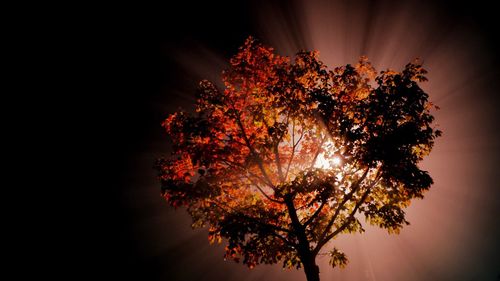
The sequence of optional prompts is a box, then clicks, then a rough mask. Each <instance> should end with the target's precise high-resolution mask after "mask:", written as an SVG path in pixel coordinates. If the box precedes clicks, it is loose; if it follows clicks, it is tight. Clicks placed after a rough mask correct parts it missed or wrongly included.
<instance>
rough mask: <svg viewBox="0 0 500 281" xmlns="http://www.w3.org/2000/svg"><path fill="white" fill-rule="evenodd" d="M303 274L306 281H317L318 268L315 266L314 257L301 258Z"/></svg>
mask: <svg viewBox="0 0 500 281" xmlns="http://www.w3.org/2000/svg"><path fill="white" fill-rule="evenodd" d="M302 264H303V265H304V272H305V274H306V278H307V281H319V266H317V265H316V261H315V258H314V257H309V258H303V259H302Z"/></svg>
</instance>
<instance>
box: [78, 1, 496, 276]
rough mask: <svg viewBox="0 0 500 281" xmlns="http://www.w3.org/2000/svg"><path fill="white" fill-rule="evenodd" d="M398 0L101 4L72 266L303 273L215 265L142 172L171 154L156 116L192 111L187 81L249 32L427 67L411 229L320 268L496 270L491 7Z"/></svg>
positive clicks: (343, 58) (87, 271)
mask: <svg viewBox="0 0 500 281" xmlns="http://www.w3.org/2000/svg"><path fill="white" fill-rule="evenodd" d="M233 2H234V3H233ZM236 2H237V3H236ZM400 2H401V1H394V2H390V1H381V2H370V1H354V2H335V3H334V2H332V1H302V2H298V1H295V2H294V1H290V2H285V1H283V2H278V1H232V2H231V4H222V3H220V4H215V3H211V1H203V2H201V3H193V2H191V1H180V2H179V3H175V4H164V5H162V6H154V7H146V6H140V7H136V6H127V7H123V6H116V7H111V9H109V10H108V11H107V12H105V13H102V14H101V15H99V17H100V18H102V21H103V24H102V27H101V26H99V27H97V28H96V29H97V30H98V31H97V32H96V36H95V39H96V40H95V44H92V46H91V47H92V48H93V49H94V50H97V51H98V53H99V58H100V60H101V64H100V65H99V66H96V68H98V69H96V70H97V71H96V73H98V74H96V78H98V79H102V80H105V81H107V82H109V81H111V83H110V84H111V85H109V86H108V84H109V83H106V87H103V88H102V89H99V90H98V91H96V92H98V94H92V95H91V96H92V103H93V104H92V105H91V106H92V107H89V110H88V114H89V116H94V118H93V119H95V121H98V122H97V123H98V125H97V126H95V128H94V135H93V136H91V137H90V140H89V141H90V142H92V143H95V144H98V145H97V147H98V149H96V153H95V157H96V159H95V161H96V163H94V164H93V167H92V170H93V171H94V172H96V173H97V174H98V176H99V177H98V179H97V180H96V181H95V182H94V183H91V186H90V187H89V190H90V191H91V192H90V194H96V196H95V197H94V196H91V197H93V198H94V199H95V202H94V201H93V202H89V205H88V206H87V209H85V210H82V211H81V212H82V215H83V217H86V218H87V222H86V223H85V224H84V225H85V229H84V230H82V231H83V233H84V234H85V237H86V239H84V240H85V241H82V251H83V253H82V258H81V262H79V266H78V268H80V271H81V272H82V274H83V275H84V276H88V277H93V278H95V279H98V278H99V279H100V278H102V277H107V278H110V279H112V280H124V279H125V280H165V281H181V280H221V281H223V280H228V281H229V280H304V278H303V273H302V272H301V271H299V272H296V271H282V270H281V265H275V266H274V267H269V266H264V267H262V268H257V269H255V270H252V271H249V270H248V269H247V268H245V267H244V266H242V265H238V264H235V263H232V262H224V261H223V259H222V248H221V247H216V246H208V242H207V238H206V235H207V233H206V230H191V228H190V219H189V218H188V217H187V215H186V214H185V211H184V210H182V209H179V210H177V211H174V210H173V209H171V208H170V207H168V206H167V204H166V203H165V202H163V201H162V199H161V197H160V191H159V184H158V183H157V182H156V179H155V171H154V170H153V165H154V161H155V159H156V158H158V157H161V156H162V155H167V154H168V151H169V149H168V141H167V136H166V134H164V133H163V131H162V129H161V127H160V124H161V122H162V120H163V119H164V118H165V117H166V116H167V115H168V114H169V113H171V112H173V111H175V110H176V109H177V108H179V107H183V108H189V106H190V104H191V103H192V97H193V94H194V90H195V88H196V85H197V82H198V81H199V80H200V79H203V78H209V79H211V80H216V79H217V78H218V75H219V74H220V71H221V70H222V69H223V68H224V67H225V63H226V61H227V60H228V59H229V58H230V56H231V55H233V54H235V53H236V51H237V48H238V46H240V45H241V44H242V43H243V42H244V40H245V38H246V37H247V36H248V35H254V36H256V37H258V38H260V39H261V40H262V41H263V42H264V43H266V44H269V45H271V46H273V47H275V48H276V49H277V52H280V53H282V54H286V55H292V54H293V52H295V51H296V50H298V49H300V48H306V49H311V48H314V49H318V50H319V51H320V56H321V58H322V59H323V60H324V61H325V62H326V64H327V65H329V66H330V67H334V66H336V65H338V64H346V63H354V62H355V61H356V58H357V56H359V55H363V54H366V55H368V57H369V58H370V59H371V60H372V62H373V63H374V65H375V66H376V67H377V68H378V69H379V70H382V69H385V68H388V67H391V68H396V69H398V68H399V69H400V68H401V67H402V66H404V63H405V62H408V61H410V60H412V59H413V58H414V57H416V56H419V57H420V58H422V59H423V60H424V66H426V67H427V68H428V70H429V78H430V82H429V84H428V85H427V86H424V89H425V90H426V91H427V92H428V93H429V94H430V99H431V100H434V101H436V103H437V104H438V105H440V107H441V108H442V110H441V111H440V112H439V113H438V114H437V118H438V120H437V122H438V123H440V125H441V126H442V128H441V129H442V130H443V131H444V134H445V137H443V138H442V142H441V144H440V143H439V141H440V140H438V144H437V145H436V148H435V151H434V152H433V153H432V154H431V157H430V159H429V160H428V161H427V162H425V163H424V166H425V168H427V169H428V170H429V171H430V174H431V175H432V176H433V177H434V179H435V181H436V185H435V186H434V188H435V189H436V191H434V190H433V189H431V191H430V192H429V194H428V198H426V199H424V200H423V201H419V202H416V203H415V204H414V205H412V207H411V208H410V210H409V211H408V216H409V220H410V222H411V223H412V225H411V226H409V227H408V229H407V230H404V231H403V233H402V234H401V235H399V236H389V235H386V234H385V233H384V232H383V231H379V230H376V229H373V230H371V229H369V230H368V233H367V234H366V236H367V237H366V238H364V237H362V236H356V237H346V238H345V239H342V241H339V243H340V244H341V245H343V246H344V247H345V251H346V253H347V254H348V256H349V257H350V259H351V264H350V265H349V266H348V267H347V268H346V269H344V270H339V269H334V270H333V269H330V268H328V267H327V266H325V265H324V264H323V263H321V264H322V265H321V266H322V268H321V274H322V280H384V281H386V280H387V281H389V280H436V281H437V280H498V279H497V278H498V277H497V276H498V275H499V274H500V258H499V256H500V255H498V254H497V253H498V252H500V244H499V242H498V240H499V239H498V238H497V237H500V229H499V225H500V221H499V217H500V199H499V198H500V197H499V196H500V191H499V189H500V187H499V184H498V183H497V182H496V181H495V180H496V179H497V177H496V175H497V174H498V172H497V169H496V168H495V167H496V165H498V163H499V161H498V160H499V158H498V155H499V150H500V148H499V143H500V142H499V133H498V129H499V126H498V123H497V121H496V120H498V112H499V111H498V109H497V108H498V105H500V104H499V99H500V98H499V97H500V96H499V94H500V91H499V90H498V89H497V88H496V87H497V85H496V83H497V81H498V78H497V77H500V76H498V74H499V71H498V70H497V68H498V67H497V65H498V62H499V60H498V59H499V53H497V52H496V49H497V48H496V47H497V46H496V40H495V39H496V37H497V36H498V32H497V26H496V20H497V18H498V17H497V15H496V14H495V9H494V8H493V6H492V5H491V4H487V2H488V1H474V6H470V5H465V4H457V3H452V2H451V1H450V3H445V2H442V1H438V2H437V3H435V2H434V1H432V2H431V1H424V2H418V3H417V2H405V3H400ZM426 87H427V88H426ZM92 155H94V154H92ZM83 255H85V258H83ZM79 260H80V259H79ZM350 267H351V268H350ZM339 271H341V272H339Z"/></svg>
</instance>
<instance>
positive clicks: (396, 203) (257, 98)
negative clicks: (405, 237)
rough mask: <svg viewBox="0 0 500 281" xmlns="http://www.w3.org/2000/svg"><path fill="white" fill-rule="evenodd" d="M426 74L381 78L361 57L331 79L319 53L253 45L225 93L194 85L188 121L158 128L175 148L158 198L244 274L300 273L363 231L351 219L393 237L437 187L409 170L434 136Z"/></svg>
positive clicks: (411, 67) (235, 61) (334, 259)
mask: <svg viewBox="0 0 500 281" xmlns="http://www.w3.org/2000/svg"><path fill="white" fill-rule="evenodd" d="M425 74H426V71H425V70H424V69H423V68H422V66H421V65H420V64H419V63H418V62H412V63H409V64H407V65H406V67H405V68H404V70H403V71H402V72H395V71H392V70H387V71H382V72H380V73H377V72H376V71H375V69H374V68H373V67H372V66H371V64H370V63H369V62H368V60H367V59H366V58H364V57H362V58H361V59H360V60H359V62H358V63H357V64H356V65H355V66H351V65H346V66H342V67H337V68H335V69H333V70H328V69H327V67H326V66H325V65H324V64H323V63H322V62H321V61H320V60H319V56H318V53H317V52H299V53H298V54H297V55H296V57H295V58H294V60H293V62H292V61H291V60H290V59H289V58H287V57H282V56H279V55H277V54H275V53H274V52H273V49H272V48H269V47H266V46H263V45H262V44H260V43H258V42H257V41H256V40H255V39H253V38H249V39H247V40H246V42H245V44H244V45H243V46H242V47H241V48H240V49H239V52H238V53H237V54H236V55H235V56H234V57H233V58H232V59H231V60H230V67H229V69H227V70H226V71H224V72H223V74H222V81H223V83H224V89H218V88H217V87H216V86H215V85H214V84H212V83H211V82H209V81H201V82H200V86H199V91H198V94H197V101H196V105H195V112H194V113H191V114H190V113H187V112H183V111H179V112H176V113H174V114H171V115H170V116H169V117H168V118H167V119H166V120H165V122H164V123H163V126H164V127H165V129H166V131H167V133H168V134H169V135H170V137H171V138H172V140H173V152H172V157H170V158H166V159H160V160H159V161H158V170H159V176H160V180H161V184H162V191H163V195H164V197H165V198H166V199H167V201H168V202H169V203H170V204H171V205H173V206H187V210H188V212H189V214H190V215H191V216H192V218H193V227H204V226H208V228H209V240H210V242H219V243H220V242H221V241H222V238H225V239H227V246H226V258H230V259H233V260H235V261H239V260H240V259H241V258H243V263H245V264H247V265H248V266H249V267H253V266H255V265H257V264H259V263H277V262H283V265H284V266H285V267H297V268H298V267H300V266H301V265H303V263H304V259H305V258H306V256H313V257H315V256H316V255H318V254H319V253H320V250H321V249H322V248H323V247H324V246H325V245H326V243H327V242H328V241H330V240H331V239H332V238H334V237H336V236H337V235H338V234H340V233H352V232H363V231H364V230H363V226H362V223H361V222H360V221H359V220H358V217H357V216H355V214H356V213H360V214H362V215H364V217H365V219H366V221H367V222H368V223H370V224H373V225H377V226H380V227H383V228H386V229H387V230H388V231H389V232H395V233H398V232H399V230H400V229H401V227H403V226H404V225H405V224H408V222H407V221H406V219H405V212H404V208H405V207H407V206H408V205H409V203H410V200H411V199H412V198H415V197H419V198H422V197H423V193H424V191H426V190H427V189H429V187H430V186H431V184H432V183H433V182H432V178H431V177H430V176H429V174H428V173H427V172H426V171H423V170H421V169H420V168H419V167H418V165H417V164H418V163H419V162H420V161H421V160H422V159H423V158H424V157H425V156H426V155H428V154H429V153H430V151H431V149H432V147H433V144H434V139H435V138H436V137H438V136H439V135H440V134H441V132H440V131H439V130H436V129H435V128H434V127H433V125H432V123H433V120H434V117H433V116H432V114H431V112H430V110H431V108H432V107H433V105H432V103H430V102H429V101H428V95H427V94H426V93H425V92H424V91H423V90H422V89H421V88H420V87H419V85H418V83H419V82H423V81H426V78H425ZM329 255H330V257H331V262H330V264H331V265H332V266H339V265H340V266H342V265H345V263H346V262H347V259H346V257H345V255H344V254H343V253H342V252H341V251H339V250H338V249H336V248H333V249H332V250H331V251H330V252H329Z"/></svg>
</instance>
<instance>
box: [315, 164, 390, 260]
mask: <svg viewBox="0 0 500 281" xmlns="http://www.w3.org/2000/svg"><path fill="white" fill-rule="evenodd" d="M379 172H380V170H378V171H377V175H376V176H375V179H374V180H373V182H372V183H371V184H370V185H369V186H368V187H367V189H366V191H365V192H364V193H363V195H362V196H361V198H360V199H359V201H358V202H356V205H355V207H354V209H353V210H352V211H351V213H350V214H349V216H348V217H347V219H346V220H345V221H344V223H343V224H342V225H341V226H340V227H339V228H337V229H336V230H335V231H334V232H332V233H330V234H329V235H327V236H326V237H323V238H322V239H320V240H318V244H317V245H316V248H314V250H313V252H314V253H318V252H319V251H320V250H321V248H322V247H323V246H324V245H325V244H326V243H328V241H330V240H331V239H332V238H333V237H335V236H336V235H337V234H339V233H340V232H342V231H343V230H344V229H346V228H347V227H348V226H349V224H350V223H351V220H352V218H353V217H354V215H355V214H356V212H357V211H358V209H359V207H360V206H361V205H362V204H363V203H364V202H365V200H366V197H368V194H370V192H371V189H372V188H373V186H375V184H377V183H378V181H379V179H380V177H379V175H380V173H379Z"/></svg>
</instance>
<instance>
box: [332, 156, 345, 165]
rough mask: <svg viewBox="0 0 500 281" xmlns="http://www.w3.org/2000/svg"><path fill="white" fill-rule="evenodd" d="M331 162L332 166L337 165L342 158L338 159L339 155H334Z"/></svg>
mask: <svg viewBox="0 0 500 281" xmlns="http://www.w3.org/2000/svg"><path fill="white" fill-rule="evenodd" d="M331 162H332V164H333V165H334V166H338V165H340V163H341V162H342V160H340V157H338V156H335V157H333V159H332V161H331Z"/></svg>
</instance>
